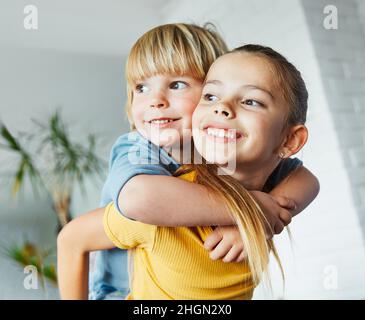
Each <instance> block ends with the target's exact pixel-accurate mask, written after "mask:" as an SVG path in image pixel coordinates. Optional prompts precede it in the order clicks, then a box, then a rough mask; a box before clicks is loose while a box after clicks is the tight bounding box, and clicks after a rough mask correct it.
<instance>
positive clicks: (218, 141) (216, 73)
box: [193, 53, 288, 169]
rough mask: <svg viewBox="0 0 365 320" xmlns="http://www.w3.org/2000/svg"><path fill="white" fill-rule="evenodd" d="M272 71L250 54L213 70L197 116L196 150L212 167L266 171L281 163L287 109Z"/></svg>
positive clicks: (237, 56) (222, 61)
mask: <svg viewBox="0 0 365 320" xmlns="http://www.w3.org/2000/svg"><path fill="white" fill-rule="evenodd" d="M271 70H272V67H271V65H270V64H269V63H268V62H267V61H266V60H265V59H263V58H260V57H258V56H255V55H253V54H249V53H229V54H226V55H224V56H222V57H220V58H218V59H217V60H216V61H215V62H214V64H213V65H212V66H211V68H210V70H209V72H208V75H207V78H206V82H205V85H204V87H203V92H202V97H201V100H200V102H199V104H198V106H197V108H196V109H195V112H194V114H193V128H194V129H193V137H194V144H195V147H196V148H197V150H198V151H199V153H200V154H201V155H202V156H203V157H204V158H205V159H206V160H208V161H209V162H212V163H217V164H220V165H225V164H229V163H232V161H235V162H234V163H235V164H236V166H242V165H243V166H244V168H251V169H254V168H261V167H262V166H263V165H268V164H272V163H273V161H277V159H278V147H279V146H280V145H281V143H282V141H283V138H284V132H283V128H284V122H285V118H286V117H285V116H286V114H287V110H288V107H287V104H286V103H285V102H284V100H283V98H282V97H281V94H280V91H279V90H278V88H276V86H275V82H274V78H273V75H272V71H271Z"/></svg>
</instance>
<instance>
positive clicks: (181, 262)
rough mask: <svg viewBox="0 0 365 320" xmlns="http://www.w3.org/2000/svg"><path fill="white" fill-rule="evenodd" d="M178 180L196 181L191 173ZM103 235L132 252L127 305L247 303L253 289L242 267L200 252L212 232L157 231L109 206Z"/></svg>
mask: <svg viewBox="0 0 365 320" xmlns="http://www.w3.org/2000/svg"><path fill="white" fill-rule="evenodd" d="M179 178H181V179H185V180H187V181H192V182H193V181H194V180H195V172H190V173H187V174H184V175H182V176H180V177H179ZM104 229H105V232H106V234H107V235H108V237H109V238H110V239H111V241H112V242H113V243H114V244H115V245H116V246H117V247H119V248H121V249H133V250H132V254H133V277H132V284H131V293H130V294H129V295H128V296H127V298H126V299H129V300H144V299H150V300H166V299H177V300H182V299H190V300H199V299H201V300H203V299H212V300H218V299H251V298H252V294H253V290H254V286H253V283H252V277H251V273H250V270H249V267H248V265H247V263H245V262H242V263H235V262H231V263H225V262H223V261H222V260H215V261H214V260H211V259H210V258H209V252H208V251H207V250H206V249H204V241H205V239H206V237H207V236H208V235H209V234H210V233H211V232H212V231H213V229H212V228H211V227H174V228H172V227H160V226H155V225H149V224H144V223H141V222H138V221H133V220H130V219H127V218H125V217H123V216H122V215H121V214H120V213H119V212H118V211H117V209H116V208H115V207H114V205H113V204H112V203H111V204H109V205H108V206H107V208H106V209H105V213H104Z"/></svg>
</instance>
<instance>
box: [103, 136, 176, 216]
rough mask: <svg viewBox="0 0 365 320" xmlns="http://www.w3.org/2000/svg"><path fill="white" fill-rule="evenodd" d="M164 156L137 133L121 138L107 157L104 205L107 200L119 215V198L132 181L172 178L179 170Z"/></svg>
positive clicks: (157, 148)
mask: <svg viewBox="0 0 365 320" xmlns="http://www.w3.org/2000/svg"><path fill="white" fill-rule="evenodd" d="M163 156H164V157H163ZM163 156H162V155H161V152H160V148H159V147H157V146H155V145H154V144H152V143H151V142H149V141H147V140H146V139H144V138H143V137H142V136H141V135H140V134H138V133H137V132H130V133H127V134H124V135H122V136H121V137H120V138H119V139H118V140H117V141H116V143H115V144H114V146H113V148H112V151H111V154H110V160H109V173H108V177H107V179H106V182H105V184H104V188H103V198H104V199H107V200H108V202H107V203H109V201H110V200H112V201H114V203H115V204H116V207H117V210H118V211H119V212H120V213H122V211H121V210H120V208H119V207H118V196H119V193H120V191H121V190H122V188H123V186H124V185H125V184H126V183H127V182H128V181H129V180H130V179H131V178H132V177H134V176H136V175H139V174H150V175H172V173H173V172H174V171H175V170H176V169H177V168H178V166H177V165H176V163H174V162H172V160H171V159H169V158H168V157H167V156H166V154H165V153H164V154H163ZM170 160H171V161H170ZM102 205H106V204H102ZM122 214H123V213H122Z"/></svg>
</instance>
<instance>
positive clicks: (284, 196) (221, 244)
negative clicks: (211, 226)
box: [204, 166, 319, 262]
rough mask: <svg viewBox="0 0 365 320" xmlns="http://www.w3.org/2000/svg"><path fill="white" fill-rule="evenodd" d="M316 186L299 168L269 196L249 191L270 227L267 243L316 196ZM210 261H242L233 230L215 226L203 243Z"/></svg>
mask: <svg viewBox="0 0 365 320" xmlns="http://www.w3.org/2000/svg"><path fill="white" fill-rule="evenodd" d="M318 192H319V182H318V180H317V178H316V177H315V176H314V175H313V174H312V173H311V172H310V171H308V170H307V169H306V168H305V167H303V166H301V167H299V168H298V169H296V170H294V171H293V173H292V174H291V176H289V177H287V178H286V179H284V180H283V181H282V182H281V183H279V185H277V186H276V187H275V188H274V189H273V190H272V191H271V192H270V193H269V194H267V193H264V192H260V191H251V195H252V196H253V197H254V198H255V199H256V201H257V202H258V203H259V205H260V207H261V208H262V210H263V212H264V214H265V216H266V218H267V220H268V222H269V224H270V226H268V227H267V228H266V236H267V238H268V239H271V238H272V237H273V235H274V234H280V233H281V232H282V231H283V229H284V227H285V226H286V225H288V224H289V223H290V222H291V218H292V217H293V216H295V215H297V214H299V213H300V212H301V211H303V210H304V209H305V208H306V207H307V206H308V205H309V204H310V203H311V202H312V201H313V200H314V199H315V197H316V196H317V194H318ZM204 247H205V249H207V250H209V251H210V254H209V255H210V257H211V259H213V260H216V259H223V261H224V262H241V261H242V260H243V259H244V258H245V252H244V248H243V243H242V240H241V237H240V233H239V231H238V229H237V227H235V226H219V227H217V228H216V229H215V230H214V232H212V233H211V234H210V235H209V236H208V237H207V239H206V241H205V243H204Z"/></svg>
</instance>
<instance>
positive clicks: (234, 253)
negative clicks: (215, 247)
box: [222, 246, 243, 262]
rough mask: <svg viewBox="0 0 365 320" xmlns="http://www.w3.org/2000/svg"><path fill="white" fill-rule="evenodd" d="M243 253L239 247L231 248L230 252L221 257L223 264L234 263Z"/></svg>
mask: <svg viewBox="0 0 365 320" xmlns="http://www.w3.org/2000/svg"><path fill="white" fill-rule="evenodd" d="M242 251H243V248H242V247H241V246H233V247H232V248H231V250H229V252H228V253H227V254H226V255H225V256H224V257H223V259H222V260H223V262H234V261H236V259H237V258H238V256H239V255H240V254H241V252H242Z"/></svg>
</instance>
